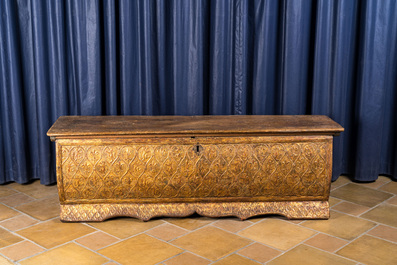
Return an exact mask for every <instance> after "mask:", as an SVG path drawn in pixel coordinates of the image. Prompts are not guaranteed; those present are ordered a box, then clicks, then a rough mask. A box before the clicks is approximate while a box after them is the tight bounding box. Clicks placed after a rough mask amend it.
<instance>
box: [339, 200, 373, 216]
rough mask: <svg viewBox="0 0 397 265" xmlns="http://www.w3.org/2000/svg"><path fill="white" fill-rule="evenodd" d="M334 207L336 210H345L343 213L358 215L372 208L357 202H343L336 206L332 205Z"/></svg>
mask: <svg viewBox="0 0 397 265" xmlns="http://www.w3.org/2000/svg"><path fill="white" fill-rule="evenodd" d="M332 209H333V210H336V211H340V212H343V213H347V214H351V215H355V216H358V215H360V214H362V213H364V212H366V211H368V210H369V209H371V208H369V207H367V206H363V205H359V204H355V203H352V202H341V203H339V204H338V205H335V206H334V207H332Z"/></svg>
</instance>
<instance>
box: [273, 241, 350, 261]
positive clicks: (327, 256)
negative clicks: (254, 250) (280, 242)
mask: <svg viewBox="0 0 397 265" xmlns="http://www.w3.org/2000/svg"><path fill="white" fill-rule="evenodd" d="M267 264H269V265H285V264H294V265H318V264H321V265H335V264H338V265H355V264H356V262H352V261H350V260H347V259H344V258H342V257H339V256H337V255H334V254H331V253H328V252H325V251H321V250H318V249H315V248H313V247H310V246H306V245H299V246H297V247H295V248H294V249H292V250H290V251H288V252H287V253H285V254H284V255H281V256H280V257H277V258H276V259H274V260H272V261H270V262H269V263H267Z"/></svg>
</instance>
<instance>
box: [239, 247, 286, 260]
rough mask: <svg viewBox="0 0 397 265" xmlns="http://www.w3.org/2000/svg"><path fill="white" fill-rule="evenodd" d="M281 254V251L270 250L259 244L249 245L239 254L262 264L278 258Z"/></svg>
mask: <svg viewBox="0 0 397 265" xmlns="http://www.w3.org/2000/svg"><path fill="white" fill-rule="evenodd" d="M281 253H282V252H281V251H278V250H275V249H273V248H269V247H267V246H264V245H262V244H259V243H254V244H252V245H249V246H248V247H246V248H244V249H242V250H240V251H239V252H238V254H240V255H243V256H246V257H247V258H250V259H253V260H256V261H259V262H261V263H264V262H267V261H269V260H271V259H273V258H275V257H277V256H278V255H280V254H281Z"/></svg>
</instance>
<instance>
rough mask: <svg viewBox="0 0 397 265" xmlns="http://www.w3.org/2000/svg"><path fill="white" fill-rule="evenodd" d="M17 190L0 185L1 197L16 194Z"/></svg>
mask: <svg viewBox="0 0 397 265" xmlns="http://www.w3.org/2000/svg"><path fill="white" fill-rule="evenodd" d="M16 193H17V192H16V191H15V190H12V189H9V188H7V187H6V186H4V185H0V198H2V197H6V196H10V195H12V194H16Z"/></svg>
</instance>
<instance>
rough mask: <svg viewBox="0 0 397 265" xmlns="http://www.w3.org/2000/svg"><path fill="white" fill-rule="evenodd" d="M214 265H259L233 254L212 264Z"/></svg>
mask: <svg viewBox="0 0 397 265" xmlns="http://www.w3.org/2000/svg"><path fill="white" fill-rule="evenodd" d="M213 264H214V265H241V264H244V265H259V264H260V263H258V262H255V261H253V260H249V259H247V258H244V257H242V256H239V255H236V254H233V255H230V256H228V257H226V258H224V259H222V260H220V261H218V262H215V263H213Z"/></svg>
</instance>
